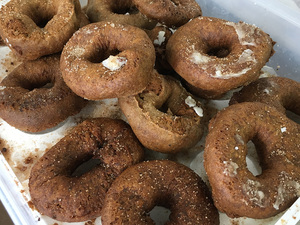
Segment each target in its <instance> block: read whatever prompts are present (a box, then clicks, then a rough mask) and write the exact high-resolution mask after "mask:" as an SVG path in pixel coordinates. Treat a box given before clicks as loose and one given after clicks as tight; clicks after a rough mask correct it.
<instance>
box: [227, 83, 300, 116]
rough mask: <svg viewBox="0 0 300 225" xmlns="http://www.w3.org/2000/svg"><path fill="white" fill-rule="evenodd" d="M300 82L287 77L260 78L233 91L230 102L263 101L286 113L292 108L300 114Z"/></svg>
mask: <svg viewBox="0 0 300 225" xmlns="http://www.w3.org/2000/svg"><path fill="white" fill-rule="evenodd" d="M299 99H300V83H299V82H297V81H295V80H292V79H289V78H287V77H265V78H260V79H258V80H256V81H254V82H252V83H250V84H249V85H247V86H245V87H243V88H242V89H241V90H240V91H238V92H235V93H233V95H232V97H231V99H230V101H229V104H231V105H232V104H236V103H240V102H262V103H265V104H268V105H271V106H274V107H276V108H277V110H279V111H281V112H283V113H286V110H290V111H292V112H294V113H296V114H298V115H300V104H299Z"/></svg>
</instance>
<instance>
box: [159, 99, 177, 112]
mask: <svg viewBox="0 0 300 225" xmlns="http://www.w3.org/2000/svg"><path fill="white" fill-rule="evenodd" d="M158 110H159V111H161V112H163V113H167V114H170V115H173V112H172V110H171V109H170V107H169V104H168V102H167V101H166V102H164V104H163V105H162V106H161V107H159V108H158Z"/></svg>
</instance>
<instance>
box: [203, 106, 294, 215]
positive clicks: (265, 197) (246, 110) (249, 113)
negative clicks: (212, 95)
mask: <svg viewBox="0 0 300 225" xmlns="http://www.w3.org/2000/svg"><path fill="white" fill-rule="evenodd" d="M250 140H251V141H252V142H253V143H254V144H255V148H256V151H257V154H258V156H259V163H260V165H261V168H262V173H261V174H259V175H257V176H255V175H253V174H252V173H251V172H250V171H249V170H248V168H247V164H246V156H247V143H248V142H249V141H250ZM299 147H300V125H299V124H297V123H295V122H293V121H291V120H290V119H288V118H287V117H286V116H285V115H284V114H283V113H281V112H279V111H278V110H276V108H274V107H272V106H269V105H266V104H264V103H260V102H244V103H239V104H234V105H231V106H229V107H227V108H225V109H224V110H222V111H220V112H219V113H218V114H217V115H216V117H215V118H214V119H212V120H211V121H210V125H209V133H208V135H207V137H206V143H205V150H204V166H205V170H206V172H207V175H208V179H209V183H210V185H211V187H212V194H213V199H214V202H215V205H216V207H217V208H218V209H219V210H220V211H222V212H225V213H226V214H227V215H228V216H230V217H243V216H246V217H250V218H259V219H261V218H268V217H271V216H274V215H276V214H278V213H280V212H282V211H284V210H285V209H287V208H288V207H289V206H290V205H291V204H292V203H293V202H294V201H295V200H296V199H297V196H299V187H300V186H299V185H300V152H299Z"/></svg>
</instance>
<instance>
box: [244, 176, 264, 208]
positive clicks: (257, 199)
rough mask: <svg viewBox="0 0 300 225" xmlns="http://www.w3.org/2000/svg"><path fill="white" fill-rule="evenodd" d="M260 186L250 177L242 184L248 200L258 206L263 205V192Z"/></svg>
mask: <svg viewBox="0 0 300 225" xmlns="http://www.w3.org/2000/svg"><path fill="white" fill-rule="evenodd" d="M260 188H261V184H260V183H259V182H258V181H254V180H250V179H249V180H247V182H246V184H244V185H243V190H244V192H245V193H246V194H247V196H248V198H249V200H250V201H251V202H252V203H254V204H256V205H258V206H260V207H265V205H264V202H263V200H264V197H265V194H264V192H263V191H261V190H260Z"/></svg>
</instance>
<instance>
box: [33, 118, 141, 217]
mask: <svg viewBox="0 0 300 225" xmlns="http://www.w3.org/2000/svg"><path fill="white" fill-rule="evenodd" d="M142 157H143V148H142V146H141V145H140V143H139V142H138V140H137V139H136V137H135V136H134V134H133V132H132V130H131V129H130V127H129V126H128V124H126V123H125V122H124V121H122V120H114V119H109V118H96V119H89V120H86V121H84V122H82V123H81V124H79V125H78V126H76V127H75V128H74V129H73V130H72V131H71V132H70V133H69V134H68V135H66V136H65V137H64V138H62V139H61V140H60V141H59V142H58V143H57V144H56V145H54V146H53V147H52V148H51V149H49V150H48V151H47V152H46V153H45V154H44V155H43V156H42V157H41V158H40V159H39V161H38V162H37V163H36V164H35V165H34V166H33V168H32V170H31V173H30V178H29V191H30V195H31V201H32V202H33V204H34V206H35V207H36V208H37V210H38V211H39V212H40V213H42V214H44V215H47V216H49V217H51V218H53V219H57V220H59V221H65V222H79V221H85V220H89V219H94V218H96V217H98V216H100V215H101V209H102V205H103V202H104V197H105V194H106V192H107V190H108V188H109V187H110V185H111V183H112V182H113V180H114V179H115V178H116V177H117V176H118V175H119V174H120V173H121V172H122V171H123V170H124V169H125V168H127V167H128V166H131V165H132V164H135V163H137V162H140V161H141V160H142ZM89 159H94V160H95V159H98V160H99V161H100V164H98V165H97V166H95V167H94V168H92V169H91V170H89V171H88V172H86V173H84V174H82V175H81V176H72V173H73V172H74V170H75V169H76V168H77V167H78V166H79V165H81V164H82V163H84V162H86V161H87V160H89Z"/></svg>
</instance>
